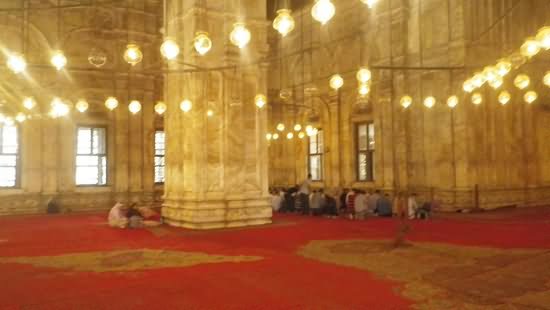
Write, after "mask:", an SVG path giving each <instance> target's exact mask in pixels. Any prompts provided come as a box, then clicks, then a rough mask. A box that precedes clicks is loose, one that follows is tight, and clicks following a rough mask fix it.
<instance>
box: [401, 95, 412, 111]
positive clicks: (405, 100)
mask: <svg viewBox="0 0 550 310" xmlns="http://www.w3.org/2000/svg"><path fill="white" fill-rule="evenodd" d="M412 102H413V100H412V98H411V96H403V97H401V100H399V104H401V106H402V107H403V108H405V109H406V108H408V107H410V106H411V104H412Z"/></svg>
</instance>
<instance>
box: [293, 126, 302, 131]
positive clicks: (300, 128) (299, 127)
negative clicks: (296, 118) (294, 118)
mask: <svg viewBox="0 0 550 310" xmlns="http://www.w3.org/2000/svg"><path fill="white" fill-rule="evenodd" d="M300 130H302V125H300V124H296V125H294V131H300Z"/></svg>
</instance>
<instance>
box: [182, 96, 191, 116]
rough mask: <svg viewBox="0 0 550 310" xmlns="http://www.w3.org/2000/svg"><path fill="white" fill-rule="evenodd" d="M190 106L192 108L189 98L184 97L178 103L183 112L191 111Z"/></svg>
mask: <svg viewBox="0 0 550 310" xmlns="http://www.w3.org/2000/svg"><path fill="white" fill-rule="evenodd" d="M192 108H193V103H192V102H191V100H189V99H184V100H183V101H182V102H181V103H180V109H181V110H182V111H183V112H184V113H187V112H189V111H191V109H192Z"/></svg>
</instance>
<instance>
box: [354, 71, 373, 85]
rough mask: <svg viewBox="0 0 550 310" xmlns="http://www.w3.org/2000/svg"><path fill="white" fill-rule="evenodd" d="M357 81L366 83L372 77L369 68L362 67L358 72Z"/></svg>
mask: <svg viewBox="0 0 550 310" xmlns="http://www.w3.org/2000/svg"><path fill="white" fill-rule="evenodd" d="M356 78H357V81H358V82H359V83H362V84H366V83H368V82H369V81H370V79H371V78H372V72H371V71H370V70H369V69H367V68H361V69H359V71H357V74H356Z"/></svg>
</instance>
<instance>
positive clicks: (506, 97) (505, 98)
mask: <svg viewBox="0 0 550 310" xmlns="http://www.w3.org/2000/svg"><path fill="white" fill-rule="evenodd" d="M510 99H512V96H511V95H510V93H509V92H507V91H505V90H503V91H501V92H500V94H499V95H498V102H500V104H502V105H505V104H507V103H508V102H509V101H510Z"/></svg>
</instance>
